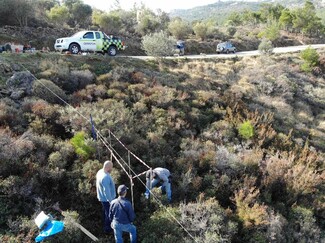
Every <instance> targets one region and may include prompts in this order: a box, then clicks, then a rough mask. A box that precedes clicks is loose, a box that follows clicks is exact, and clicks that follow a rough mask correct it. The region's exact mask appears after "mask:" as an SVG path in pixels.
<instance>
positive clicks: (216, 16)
mask: <svg viewBox="0 0 325 243" xmlns="http://www.w3.org/2000/svg"><path fill="white" fill-rule="evenodd" d="M304 2H305V0H286V1H283V0H261V1H249V0H246V1H245V0H244V1H243V0H239V1H238V0H237V1H236V0H223V1H220V0H219V1H218V2H216V3H213V4H209V5H205V6H199V7H195V8H192V9H175V10H172V11H171V12H170V17H172V18H174V17H181V18H182V19H184V20H187V21H190V22H192V21H195V20H206V19H213V20H216V21H217V22H218V23H220V24H221V23H223V22H224V21H225V19H226V18H227V17H228V16H229V14H230V13H232V12H241V11H244V10H246V9H249V10H258V9H259V7H260V6H261V4H263V3H280V4H282V5H286V6H288V7H298V6H302V5H303V4H304ZM313 2H314V4H315V5H316V6H317V8H324V7H325V0H314V1H313Z"/></svg>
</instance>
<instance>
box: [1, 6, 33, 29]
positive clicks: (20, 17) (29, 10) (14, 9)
mask: <svg viewBox="0 0 325 243" xmlns="http://www.w3.org/2000/svg"><path fill="white" fill-rule="evenodd" d="M3 6H4V8H5V9H6V12H5V13H4V14H5V16H7V17H9V19H10V18H13V19H14V21H15V22H14V24H18V25H19V26H21V27H24V26H27V25H28V21H29V20H30V19H31V18H33V15H34V9H33V4H32V1H31V0H11V1H4V3H3V5H2V6H1V8H2V7H3Z"/></svg>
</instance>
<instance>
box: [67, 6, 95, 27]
mask: <svg viewBox="0 0 325 243" xmlns="http://www.w3.org/2000/svg"><path fill="white" fill-rule="evenodd" d="M92 12H93V10H92V8H91V6H89V5H87V4H83V3H74V4H73V5H72V9H71V14H72V20H73V22H74V24H75V25H80V26H82V27H86V26H87V25H89V24H90V21H91V16H92Z"/></svg>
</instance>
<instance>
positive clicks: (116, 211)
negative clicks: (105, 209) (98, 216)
mask: <svg viewBox="0 0 325 243" xmlns="http://www.w3.org/2000/svg"><path fill="white" fill-rule="evenodd" d="M121 205H122V206H123V207H122V206H121ZM109 218H110V220H111V221H114V220H115V221H116V222H117V223H119V224H131V223H132V222H133V221H134V219H135V213H134V210H133V208H132V205H131V203H130V202H129V201H128V200H126V199H125V198H123V197H118V198H116V199H114V200H113V201H112V203H111V207H110V209H109Z"/></svg>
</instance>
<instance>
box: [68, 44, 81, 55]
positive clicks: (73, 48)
mask: <svg viewBox="0 0 325 243" xmlns="http://www.w3.org/2000/svg"><path fill="white" fill-rule="evenodd" d="M69 51H70V53H71V54H78V53H79V52H80V46H79V45H78V44H71V45H70V46H69Z"/></svg>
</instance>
